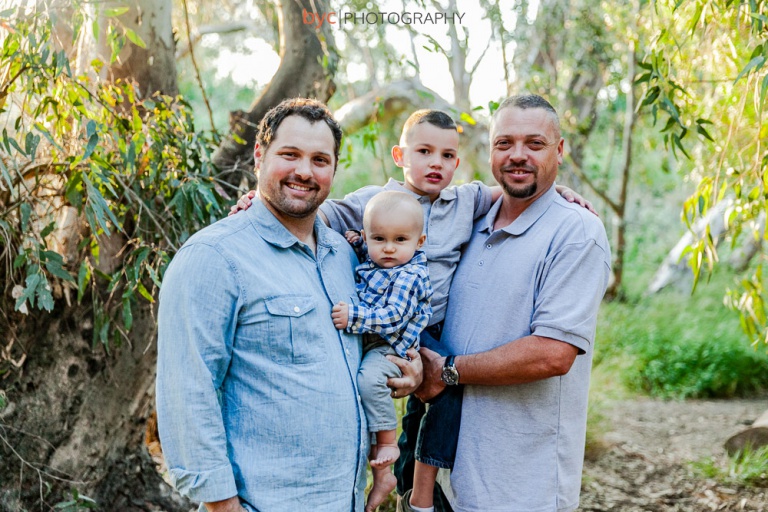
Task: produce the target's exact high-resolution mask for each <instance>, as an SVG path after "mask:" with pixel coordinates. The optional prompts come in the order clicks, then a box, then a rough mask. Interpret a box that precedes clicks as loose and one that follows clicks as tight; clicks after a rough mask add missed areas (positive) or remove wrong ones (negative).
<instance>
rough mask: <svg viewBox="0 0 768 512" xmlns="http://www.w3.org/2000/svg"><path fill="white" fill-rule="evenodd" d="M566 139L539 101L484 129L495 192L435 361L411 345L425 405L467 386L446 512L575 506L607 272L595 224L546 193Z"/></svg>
mask: <svg viewBox="0 0 768 512" xmlns="http://www.w3.org/2000/svg"><path fill="white" fill-rule="evenodd" d="M562 157H563V139H562V138H561V136H560V126H559V121H558V117H557V113H556V112H555V109H554V108H553V107H552V106H551V105H550V104H549V103H548V102H547V101H546V100H545V99H544V98H541V97H540V96H534V95H526V96H515V97H512V98H509V99H507V100H506V101H504V102H503V103H502V104H501V106H500V107H499V109H498V111H497V112H496V113H495V115H494V118H493V120H492V125H491V166H492V170H493V175H494V177H495V178H496V181H498V182H499V184H500V185H501V186H502V188H503V192H504V193H503V195H502V197H501V199H499V200H498V201H497V202H496V203H495V204H494V205H493V207H492V208H491V210H490V211H489V212H488V214H487V215H486V216H485V217H483V218H481V219H480V220H478V221H477V222H476V223H475V227H474V231H473V234H472V238H471V240H470V243H469V244H468V246H467V248H466V249H465V251H464V253H463V256H462V258H461V262H460V263H459V267H458V269H457V271H456V274H455V276H454V279H453V283H452V286H451V293H450V300H449V304H448V310H447V312H446V320H445V330H444V332H443V340H444V341H445V343H446V346H447V347H448V349H449V351H450V353H452V354H456V356H455V357H454V356H449V357H447V358H446V357H441V356H439V355H438V354H436V353H434V352H431V351H429V350H428V349H422V359H423V361H424V383H423V384H422V388H421V389H420V391H419V393H418V394H419V398H421V399H423V400H428V399H430V398H432V397H434V396H436V395H437V394H438V393H439V392H441V391H442V390H443V389H444V388H445V386H446V385H454V384H457V383H461V384H465V388H464V389H465V391H464V408H463V411H462V415H461V431H460V436H459V446H458V453H457V458H456V463H455V466H454V470H453V472H452V474H451V485H452V488H453V492H454V495H455V498H454V500H453V503H452V505H453V507H454V510H455V511H456V512H493V511H504V512H516V511H519V512H555V511H557V512H562V511H572V510H575V509H576V508H577V507H578V503H579V491H580V484H581V470H582V462H583V457H584V440H585V433H586V420H587V392H588V388H589V373H590V368H591V363H592V342H593V340H594V336H595V324H596V320H597V310H598V307H599V305H600V301H601V300H602V297H603V294H604V292H605V288H606V286H607V283H608V276H609V273H610V261H611V258H610V249H609V247H608V242H607V237H606V234H605V229H604V227H603V225H602V223H601V222H600V220H599V219H598V218H597V217H596V216H594V215H592V214H591V213H589V211H587V210H586V209H584V208H581V207H579V206H578V205H573V204H571V203H568V202H567V201H565V200H564V199H562V198H561V197H560V196H559V195H558V194H557V193H556V192H555V188H554V183H555V177H556V175H557V169H558V166H559V165H560V164H561V163H562Z"/></svg>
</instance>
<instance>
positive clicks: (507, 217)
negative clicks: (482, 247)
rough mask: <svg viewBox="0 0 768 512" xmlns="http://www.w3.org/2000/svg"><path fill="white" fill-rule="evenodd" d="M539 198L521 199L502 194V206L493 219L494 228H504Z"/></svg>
mask: <svg viewBox="0 0 768 512" xmlns="http://www.w3.org/2000/svg"><path fill="white" fill-rule="evenodd" d="M536 199H537V198H527V199H520V198H517V197H510V196H508V195H507V194H506V193H505V194H504V195H503V196H502V200H501V207H500V208H499V212H498V213H497V214H496V218H495V219H494V221H493V230H494V231H496V230H497V229H503V228H505V227H507V226H509V225H510V224H512V223H513V222H515V219H517V218H518V217H519V216H520V215H522V213H523V212H524V211H525V210H526V209H527V208H528V207H529V206H530V205H531V204H533V202H534V201H535V200H536Z"/></svg>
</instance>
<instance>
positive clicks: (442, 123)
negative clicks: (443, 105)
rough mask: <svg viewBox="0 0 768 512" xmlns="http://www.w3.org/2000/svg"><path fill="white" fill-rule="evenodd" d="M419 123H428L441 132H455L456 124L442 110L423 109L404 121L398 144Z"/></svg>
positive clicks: (401, 142) (403, 140)
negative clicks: (440, 129) (441, 130)
mask: <svg viewBox="0 0 768 512" xmlns="http://www.w3.org/2000/svg"><path fill="white" fill-rule="evenodd" d="M421 123H429V124H431V125H432V126H436V127H437V128H442V129H443V130H456V122H455V121H454V120H453V118H452V117H451V116H449V115H448V114H446V113H445V112H443V111H442V110H430V109H426V108H425V109H421V110H417V111H416V112H414V113H413V114H411V115H410V116H408V119H406V120H405V124H404V125H403V131H402V132H401V134H400V144H403V143H404V142H405V138H406V137H407V135H408V132H409V131H410V130H411V128H413V127H414V126H416V125H417V124H421Z"/></svg>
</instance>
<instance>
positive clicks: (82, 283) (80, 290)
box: [77, 260, 91, 302]
mask: <svg viewBox="0 0 768 512" xmlns="http://www.w3.org/2000/svg"><path fill="white" fill-rule="evenodd" d="M90 281H91V268H90V267H89V266H88V262H87V261H85V260H83V261H82V262H81V263H80V271H79V272H78V273H77V302H80V301H81V300H83V295H84V294H85V288H86V286H87V285H88V283H89V282H90Z"/></svg>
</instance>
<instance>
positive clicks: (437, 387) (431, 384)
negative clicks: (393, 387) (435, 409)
mask: <svg viewBox="0 0 768 512" xmlns="http://www.w3.org/2000/svg"><path fill="white" fill-rule="evenodd" d="M419 352H420V353H421V360H422V363H423V365H424V382H422V383H421V387H420V388H419V389H417V390H416V397H417V398H418V399H419V400H421V401H422V402H428V401H429V400H432V399H433V398H435V397H436V396H437V395H439V394H440V393H442V392H443V390H444V389H445V382H443V379H442V375H443V366H444V365H445V357H443V356H441V355H440V354H438V353H437V352H434V351H432V350H429V349H428V348H425V347H421V350H420V351H419Z"/></svg>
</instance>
